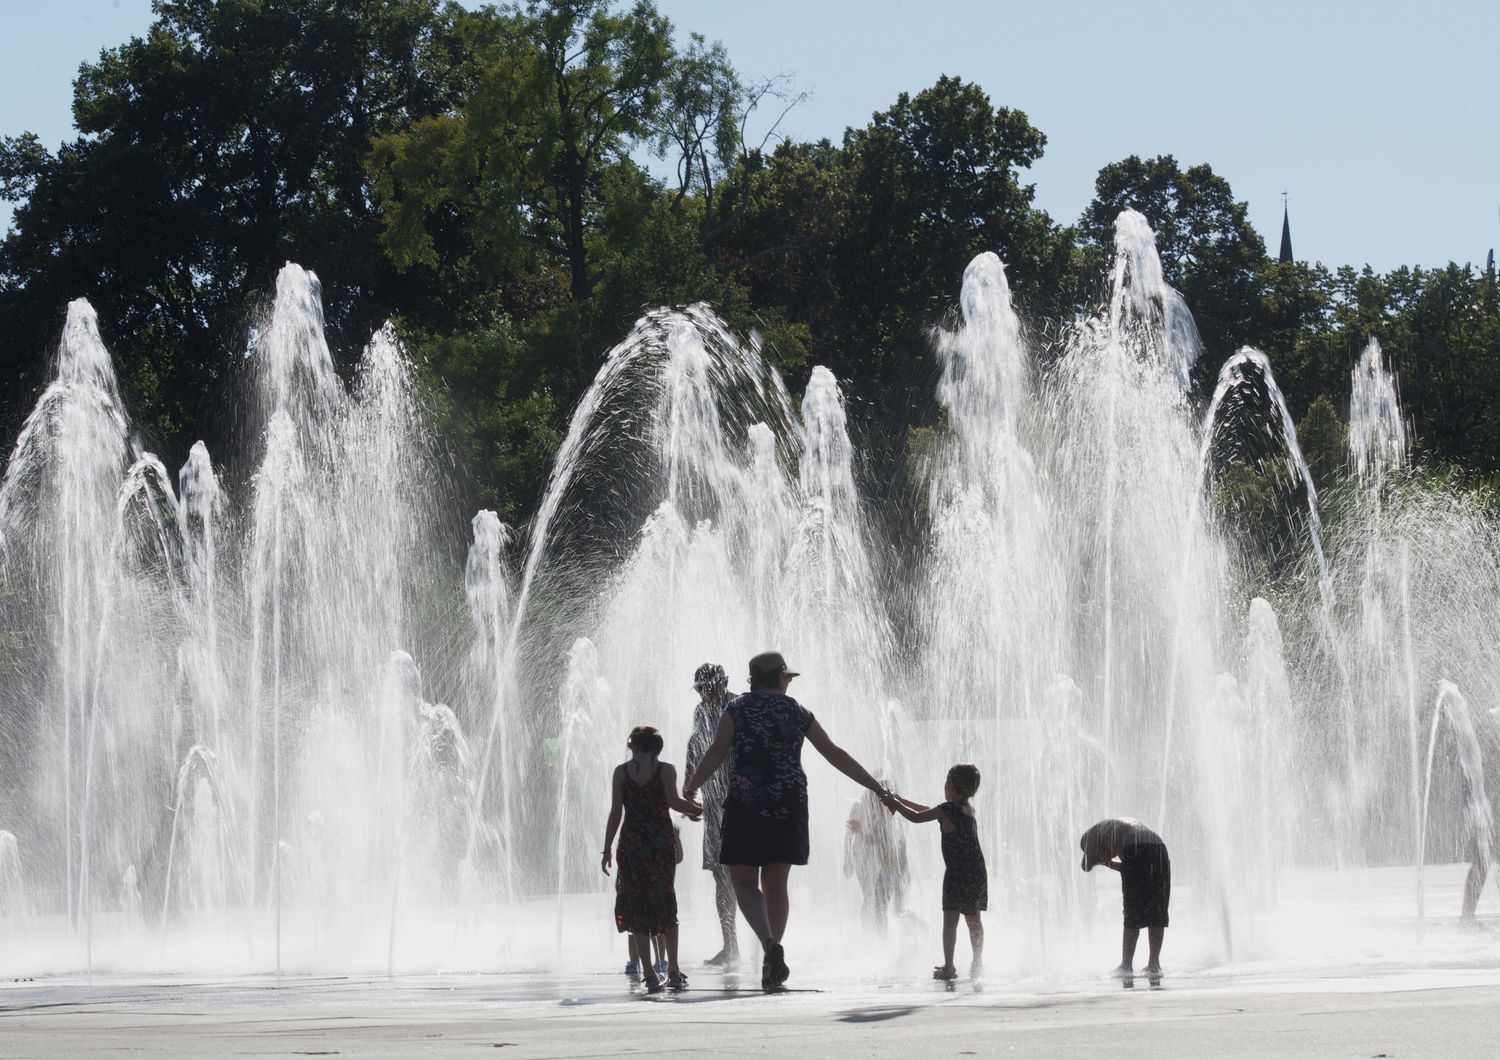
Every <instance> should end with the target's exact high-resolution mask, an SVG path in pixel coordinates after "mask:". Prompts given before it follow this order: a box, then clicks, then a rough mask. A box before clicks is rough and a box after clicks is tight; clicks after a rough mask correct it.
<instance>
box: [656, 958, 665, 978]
mask: <svg viewBox="0 0 1500 1060" xmlns="http://www.w3.org/2000/svg"><path fill="white" fill-rule="evenodd" d="M656 974H657V975H666V974H667V959H666V958H665V957H658V958H657V959H656Z"/></svg>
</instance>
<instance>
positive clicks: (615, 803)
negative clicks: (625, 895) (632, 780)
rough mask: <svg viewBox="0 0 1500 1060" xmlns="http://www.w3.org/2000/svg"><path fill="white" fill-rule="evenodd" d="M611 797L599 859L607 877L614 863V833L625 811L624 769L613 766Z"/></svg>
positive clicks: (617, 829) (618, 827) (600, 866)
mask: <svg viewBox="0 0 1500 1060" xmlns="http://www.w3.org/2000/svg"><path fill="white" fill-rule="evenodd" d="M610 788H611V795H610V804H609V821H608V822H607V823H606V824H605V826H604V854H603V856H602V857H601V858H600V859H599V868H600V869H602V870H603V872H604V875H606V876H608V875H609V866H610V865H611V864H612V863H613V861H614V855H613V854H612V853H611V852H612V851H613V850H614V848H615V833H616V832H618V831H619V830H620V815H621V814H622V813H623V812H624V810H625V767H624V766H615V775H614V777H613V779H611V781H610Z"/></svg>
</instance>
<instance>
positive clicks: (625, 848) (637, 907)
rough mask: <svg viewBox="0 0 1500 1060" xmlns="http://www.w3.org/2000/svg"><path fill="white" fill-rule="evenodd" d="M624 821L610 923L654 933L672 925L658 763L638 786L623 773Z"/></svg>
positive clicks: (668, 832)
mask: <svg viewBox="0 0 1500 1060" xmlns="http://www.w3.org/2000/svg"><path fill="white" fill-rule="evenodd" d="M624 803H625V823H624V825H623V826H622V827H621V829H620V841H619V843H618V845H617V846H616V848H615V862H616V865H617V866H618V867H617V869H616V876H615V927H616V928H617V929H618V930H620V931H623V932H644V933H645V934H648V935H659V934H661V933H663V932H665V931H666V930H667V929H668V928H670V927H673V926H674V925H675V924H676V923H677V892H676V890H675V889H674V887H673V876H675V875H676V872H677V852H676V850H675V848H674V847H673V845H672V818H671V815H670V813H669V812H668V808H667V796H666V792H665V791H663V790H662V786H661V765H660V764H658V765H657V767H656V772H655V773H653V774H651V779H650V780H648V781H646V783H644V784H637V783H636V782H635V781H634V780H632V779H630V771H629V770H628V769H627V770H626V771H625V791H624Z"/></svg>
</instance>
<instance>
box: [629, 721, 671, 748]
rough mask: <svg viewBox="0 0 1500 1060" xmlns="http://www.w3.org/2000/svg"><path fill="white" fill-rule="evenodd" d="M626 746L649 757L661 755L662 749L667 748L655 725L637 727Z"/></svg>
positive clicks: (632, 731) (632, 730)
mask: <svg viewBox="0 0 1500 1060" xmlns="http://www.w3.org/2000/svg"><path fill="white" fill-rule="evenodd" d="M625 746H626V747H628V748H630V749H631V750H632V751H640V752H642V753H644V754H648V755H659V754H661V749H662V748H663V747H664V746H666V745H665V744H664V743H663V742H662V738H661V733H659V732H657V731H656V727H655V726H653V725H637V726H636V727H635V728H633V729H631V730H630V739H629V740H627V741H626V742H625Z"/></svg>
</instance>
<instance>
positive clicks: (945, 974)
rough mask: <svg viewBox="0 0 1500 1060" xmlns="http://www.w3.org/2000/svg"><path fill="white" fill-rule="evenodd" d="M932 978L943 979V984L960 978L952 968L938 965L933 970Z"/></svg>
mask: <svg viewBox="0 0 1500 1060" xmlns="http://www.w3.org/2000/svg"><path fill="white" fill-rule="evenodd" d="M932 977H933V978H934V979H941V980H943V982H945V983H946V982H950V981H952V980H954V979H957V978H958V972H957V971H955V970H954V969H952V968H944V967H943V966H942V965H941V964H940V965H938V966H937V967H936V968H934V969H933V970H932Z"/></svg>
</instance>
